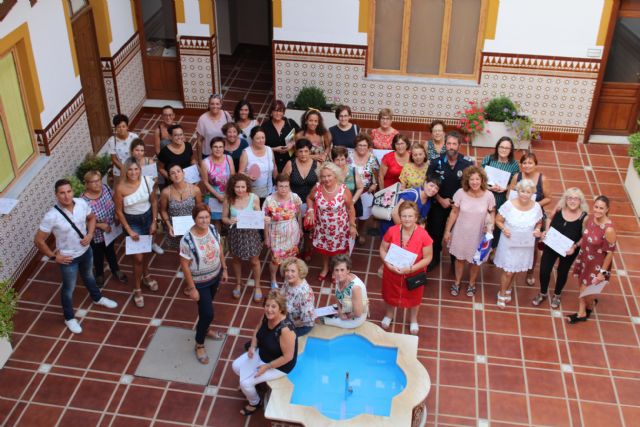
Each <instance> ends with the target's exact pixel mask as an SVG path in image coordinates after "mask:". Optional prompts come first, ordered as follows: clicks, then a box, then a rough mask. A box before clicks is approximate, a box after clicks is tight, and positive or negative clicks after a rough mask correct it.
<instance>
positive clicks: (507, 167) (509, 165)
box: [482, 154, 520, 210]
mask: <svg viewBox="0 0 640 427" xmlns="http://www.w3.org/2000/svg"><path fill="white" fill-rule="evenodd" d="M487 166H491V167H494V168H496V169H500V170H503V171H506V172H509V173H510V174H511V176H510V177H509V182H511V179H512V178H513V176H514V175H515V174H517V173H518V172H520V164H519V163H518V162H517V161H515V160H511V161H508V162H501V161H498V160H494V159H493V154H489V155H488V156H485V158H484V159H482V167H483V168H486V167H487ZM492 193H493V196H494V197H495V199H496V210H498V209H500V206H502V205H503V204H504V202H506V201H507V195H508V194H509V192H508V191H504V192H502V193H495V192H493V191H492Z"/></svg>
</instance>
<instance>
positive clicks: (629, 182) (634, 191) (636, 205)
mask: <svg viewBox="0 0 640 427" xmlns="http://www.w3.org/2000/svg"><path fill="white" fill-rule="evenodd" d="M624 188H625V189H626V190H627V194H629V199H631V204H632V205H633V209H634V210H635V212H636V216H640V175H638V171H637V170H636V168H634V167H633V159H629V168H628V169H627V178H626V179H625V180H624Z"/></svg>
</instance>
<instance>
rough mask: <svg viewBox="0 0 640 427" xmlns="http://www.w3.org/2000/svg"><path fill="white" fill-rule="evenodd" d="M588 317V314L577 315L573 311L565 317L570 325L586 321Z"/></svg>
mask: <svg viewBox="0 0 640 427" xmlns="http://www.w3.org/2000/svg"><path fill="white" fill-rule="evenodd" d="M588 317H589V315H586V316H583V317H579V316H578V313H573V314H572V315H570V316H568V317H567V322H569V324H570V325H573V324H575V323H578V322H586V321H587V318H588Z"/></svg>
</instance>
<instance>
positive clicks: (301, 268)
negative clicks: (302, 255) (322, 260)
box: [280, 257, 316, 337]
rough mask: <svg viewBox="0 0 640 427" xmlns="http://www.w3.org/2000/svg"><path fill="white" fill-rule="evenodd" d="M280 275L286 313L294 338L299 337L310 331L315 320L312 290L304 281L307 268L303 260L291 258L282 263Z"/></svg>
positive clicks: (307, 272)
mask: <svg viewBox="0 0 640 427" xmlns="http://www.w3.org/2000/svg"><path fill="white" fill-rule="evenodd" d="M280 273H281V274H282V276H283V277H284V284H283V285H282V290H281V292H282V295H284V296H285V298H286V300H287V313H288V314H289V317H290V318H291V320H292V321H293V325H294V327H295V330H294V332H295V333H296V336H298V337H301V336H303V335H306V334H308V333H309V331H311V329H312V328H313V325H314V322H315V319H316V311H315V299H314V296H313V289H311V286H309V283H308V282H307V280H306V278H307V274H309V267H307V264H306V263H305V262H304V261H303V260H301V259H298V258H296V257H291V258H287V259H285V260H283V261H282V264H280Z"/></svg>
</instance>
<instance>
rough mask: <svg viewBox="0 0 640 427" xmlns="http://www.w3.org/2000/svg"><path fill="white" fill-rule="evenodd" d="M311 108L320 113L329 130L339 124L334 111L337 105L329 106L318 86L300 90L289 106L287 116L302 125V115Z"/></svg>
mask: <svg viewBox="0 0 640 427" xmlns="http://www.w3.org/2000/svg"><path fill="white" fill-rule="evenodd" d="M310 108H314V109H316V110H319V111H320V115H322V121H323V122H324V126H325V127H326V128H327V129H329V127H331V126H333V125H335V124H337V123H338V120H337V119H336V116H335V115H334V113H333V111H332V110H334V109H335V105H334V104H328V103H327V97H326V96H325V94H324V91H323V90H322V89H321V88H319V87H316V86H306V87H303V88H302V89H300V92H298V95H297V96H296V99H295V100H294V101H291V102H289V103H288V104H287V116H288V117H291V118H292V119H294V120H295V121H297V122H298V124H302V123H301V122H302V115H303V114H304V113H305V112H306V111H307V110H308V109H310Z"/></svg>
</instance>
